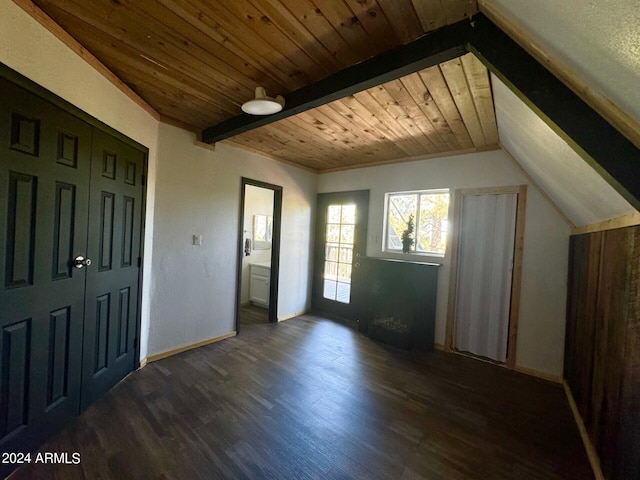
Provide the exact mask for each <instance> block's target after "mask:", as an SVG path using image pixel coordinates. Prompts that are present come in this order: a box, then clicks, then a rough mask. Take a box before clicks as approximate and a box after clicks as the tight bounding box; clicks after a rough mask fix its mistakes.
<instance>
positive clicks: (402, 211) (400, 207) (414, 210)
mask: <svg viewBox="0 0 640 480" xmlns="http://www.w3.org/2000/svg"><path fill="white" fill-rule="evenodd" d="M448 215H449V190H425V191H418V192H398V193H387V195H386V221H385V232H386V233H385V236H386V238H385V250H386V251H388V252H402V234H403V232H404V231H405V230H406V229H407V224H408V222H409V219H410V218H411V217H413V222H414V232H413V234H412V235H411V237H412V238H413V240H414V242H413V245H411V247H410V251H411V252H414V253H422V254H431V255H438V256H441V255H444V252H445V249H446V245H447V231H448V221H447V219H448Z"/></svg>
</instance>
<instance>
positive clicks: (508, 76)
mask: <svg viewBox="0 0 640 480" xmlns="http://www.w3.org/2000/svg"><path fill="white" fill-rule="evenodd" d="M469 50H470V51H471V52H473V53H474V54H475V55H476V56H477V57H478V58H479V59H480V60H481V61H482V62H483V63H484V64H485V65H486V66H487V67H488V68H489V70H491V71H492V72H493V73H494V74H495V75H497V76H498V77H499V78H500V79H501V80H502V81H503V82H504V83H505V84H506V85H508V86H509V88H511V90H513V92H514V93H516V95H518V96H519V97H520V98H521V99H522V100H523V101H524V102H525V103H526V104H527V105H529V107H531V108H532V109H533V110H534V111H535V112H536V113H537V114H538V115H539V116H540V118H542V119H543V120H544V121H545V122H546V123H547V124H548V125H549V126H550V127H551V128H552V129H553V130H554V131H555V132H556V133H557V134H558V135H560V136H561V137H562V138H563V139H564V140H565V141H567V143H569V144H570V145H571V146H572V147H573V148H574V150H575V151H576V152H578V153H579V154H580V155H581V156H582V157H583V158H584V160H585V161H587V163H589V164H590V165H591V166H592V167H593V168H594V169H595V170H596V171H597V172H598V173H599V174H600V175H601V176H602V178H604V179H605V180H606V181H607V182H608V183H609V184H610V185H611V186H612V187H613V188H614V189H615V190H616V191H617V192H618V193H619V194H620V195H622V196H623V197H624V198H625V199H626V200H627V201H628V202H629V203H630V204H631V205H632V206H633V207H634V208H636V209H638V210H640V149H638V148H637V147H636V146H635V145H634V144H633V143H632V142H631V141H629V140H628V139H627V138H626V137H625V136H624V135H623V134H622V133H620V132H619V131H618V130H616V129H615V128H614V127H613V126H612V125H611V124H610V123H609V122H608V121H607V120H605V119H604V118H603V117H602V116H601V115H600V114H599V113H598V112H596V111H595V110H593V109H592V108H591V107H590V106H589V105H588V104H587V103H585V102H584V101H583V100H582V99H581V98H580V97H578V95H576V94H575V93H574V92H573V91H572V90H571V89H569V88H568V87H567V86H565V85H564V84H563V83H562V82H561V81H560V80H558V78H556V77H555V76H554V75H553V74H552V73H551V72H549V70H547V69H546V68H545V67H544V66H542V65H541V64H540V63H539V62H538V61H537V60H536V59H534V58H533V57H532V56H531V55H529V54H528V53H527V52H526V51H525V50H524V49H523V48H521V47H520V46H519V45H518V44H517V43H516V42H515V41H514V40H512V39H511V38H510V37H509V36H508V35H507V34H506V33H504V32H503V31H502V30H500V29H499V28H498V27H497V26H496V25H495V24H494V23H493V22H491V20H489V19H488V18H487V17H485V16H484V15H483V14H479V15H477V16H475V17H474V29H473V35H472V37H471V39H470V42H469Z"/></svg>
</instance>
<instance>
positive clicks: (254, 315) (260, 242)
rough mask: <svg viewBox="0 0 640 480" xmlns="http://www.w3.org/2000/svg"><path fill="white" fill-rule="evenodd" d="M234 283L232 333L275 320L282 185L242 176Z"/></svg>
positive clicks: (276, 315)
mask: <svg viewBox="0 0 640 480" xmlns="http://www.w3.org/2000/svg"><path fill="white" fill-rule="evenodd" d="M241 185H242V186H241V189H240V219H239V222H238V246H239V248H238V258H237V275H236V278H237V284H236V319H235V324H236V326H235V328H236V332H238V333H240V328H241V325H247V324H252V323H267V322H270V323H274V322H277V321H278V277H279V275H278V273H279V268H280V232H281V220H282V187H281V186H278V185H273V184H270V183H265V182H261V181H259V180H252V179H250V178H245V177H243V178H242V184H241Z"/></svg>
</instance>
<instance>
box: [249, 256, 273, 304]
mask: <svg viewBox="0 0 640 480" xmlns="http://www.w3.org/2000/svg"><path fill="white" fill-rule="evenodd" d="M249 269H250V278H249V300H250V301H251V303H253V304H255V305H259V306H261V307H269V290H270V287H271V265H269V264H264V263H252V264H251V265H250V266H249Z"/></svg>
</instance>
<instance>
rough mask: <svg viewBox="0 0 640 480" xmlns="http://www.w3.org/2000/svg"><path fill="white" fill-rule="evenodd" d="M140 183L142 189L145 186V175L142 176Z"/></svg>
mask: <svg viewBox="0 0 640 480" xmlns="http://www.w3.org/2000/svg"><path fill="white" fill-rule="evenodd" d="M140 182H141V183H142V186H143V187H144V186H145V185H146V184H147V176H146V175H142V178H141V179H140Z"/></svg>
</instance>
